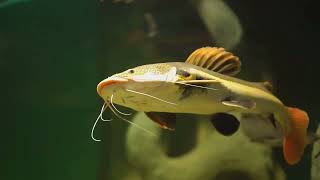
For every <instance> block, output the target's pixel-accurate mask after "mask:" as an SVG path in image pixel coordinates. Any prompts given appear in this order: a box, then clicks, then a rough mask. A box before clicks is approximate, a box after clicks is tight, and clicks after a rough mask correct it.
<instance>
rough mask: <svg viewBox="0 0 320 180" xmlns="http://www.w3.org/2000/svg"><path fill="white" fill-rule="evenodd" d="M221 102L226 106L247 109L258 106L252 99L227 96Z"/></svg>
mask: <svg viewBox="0 0 320 180" xmlns="http://www.w3.org/2000/svg"><path fill="white" fill-rule="evenodd" d="M221 103H222V104H224V105H226V106H232V107H238V108H242V109H246V110H249V109H253V108H255V107H256V103H255V102H254V101H252V100H239V99H233V98H231V97H227V98H226V99H224V100H223V101H222V102H221Z"/></svg>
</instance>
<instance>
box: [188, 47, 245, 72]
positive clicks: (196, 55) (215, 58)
mask: <svg viewBox="0 0 320 180" xmlns="http://www.w3.org/2000/svg"><path fill="white" fill-rule="evenodd" d="M186 63H189V64H193V65H196V66H200V67H203V68H206V69H208V70H211V71H214V72H218V73H221V74H225V75H229V76H234V75H236V74H238V73H239V72H240V70H241V62H240V60H239V58H238V57H237V56H234V55H233V54H232V53H230V52H227V51H226V50H225V49H224V48H217V47H202V48H199V49H197V50H195V51H194V52H193V53H192V54H191V55H190V56H189V57H188V59H187V60H186Z"/></svg>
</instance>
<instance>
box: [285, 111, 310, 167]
mask: <svg viewBox="0 0 320 180" xmlns="http://www.w3.org/2000/svg"><path fill="white" fill-rule="evenodd" d="M287 110H288V113H289V115H290V116H291V119H292V121H291V131H290V132H289V133H286V134H285V137H284V140H283V153H284V158H285V160H286V162H287V163H288V164H290V165H294V164H296V163H298V162H299V161H300V159H301V156H302V155H303V152H304V148H305V146H306V144H307V128H308V125H309V117H308V114H307V113H306V112H305V111H303V110H301V109H298V108H292V107H287Z"/></svg>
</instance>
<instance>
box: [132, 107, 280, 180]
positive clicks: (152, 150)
mask: <svg viewBox="0 0 320 180" xmlns="http://www.w3.org/2000/svg"><path fill="white" fill-rule="evenodd" d="M133 121H134V122H135V123H137V124H140V125H143V126H144V127H145V128H147V129H148V130H151V131H152V132H153V133H154V134H155V136H151V135H150V134H148V133H146V132H144V131H142V130H141V129H138V128H136V127H134V126H130V127H129V130H128V133H127V153H128V158H129V161H130V163H131V164H132V165H133V166H134V167H135V168H136V170H135V172H136V173H135V174H136V179H144V180H149V179H152V180H171V179H172V180H176V179H183V180H196V179H202V180H212V179H226V180H231V179H245V180H246V179H248V180H250V179H260V180H271V179H272V180H283V179H285V175H284V172H283V170H282V169H281V168H280V167H279V166H278V165H277V164H275V163H274V162H273V160H272V158H271V148H270V147H268V146H266V145H263V144H257V143H252V142H250V140H249V139H248V138H247V137H246V136H244V135H243V133H242V132H241V131H239V132H237V133H236V134H234V135H233V136H231V137H224V136H222V135H220V134H218V133H217V132H216V131H214V129H213V128H212V127H211V126H208V125H209V124H203V123H198V124H199V126H198V129H197V142H196V145H195V146H194V147H193V149H192V150H191V151H189V152H187V153H185V154H183V155H181V156H178V157H169V156H168V155H167V153H166V150H165V148H164V147H165V146H164V144H165V143H163V139H162V138H161V134H162V133H163V132H164V131H165V130H162V129H160V128H159V127H158V125H157V124H155V123H154V122H152V121H151V120H150V119H148V118H147V117H146V116H145V115H144V114H143V113H138V114H137V115H136V116H135V117H134V119H133ZM188 136H190V134H185V138H189V137H188Z"/></svg>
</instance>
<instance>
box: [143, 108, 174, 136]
mask: <svg viewBox="0 0 320 180" xmlns="http://www.w3.org/2000/svg"><path fill="white" fill-rule="evenodd" d="M145 114H146V115H147V116H148V117H149V118H150V119H151V120H152V121H154V122H155V123H157V124H159V125H160V127H161V128H163V129H167V130H170V131H174V130H175V126H176V114H175V113H165V112H145Z"/></svg>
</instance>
